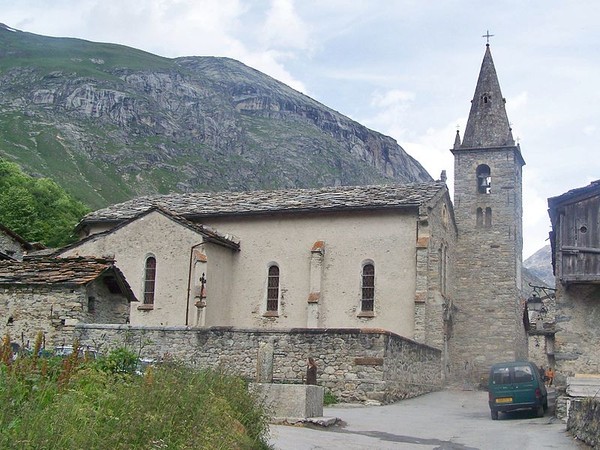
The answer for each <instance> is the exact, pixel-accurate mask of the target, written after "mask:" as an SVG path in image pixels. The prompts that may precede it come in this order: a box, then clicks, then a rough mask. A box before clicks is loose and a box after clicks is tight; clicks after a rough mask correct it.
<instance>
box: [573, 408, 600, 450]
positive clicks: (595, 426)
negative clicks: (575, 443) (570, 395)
mask: <svg viewBox="0 0 600 450" xmlns="http://www.w3.org/2000/svg"><path fill="white" fill-rule="evenodd" d="M567 430H568V431H569V432H570V433H571V434H572V435H573V436H575V437H576V438H577V439H579V440H581V441H583V442H585V443H586V444H588V445H590V446H591V447H593V448H598V446H599V445H600V401H598V400H597V399H592V398H588V399H578V400H573V401H571V406H570V408H569V418H568V420H567Z"/></svg>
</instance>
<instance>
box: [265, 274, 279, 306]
mask: <svg viewBox="0 0 600 450" xmlns="http://www.w3.org/2000/svg"><path fill="white" fill-rule="evenodd" d="M267 278H268V279H267V311H277V310H278V309H279V267H277V266H271V267H269V275H268V277H267Z"/></svg>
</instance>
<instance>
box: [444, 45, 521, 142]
mask: <svg viewBox="0 0 600 450" xmlns="http://www.w3.org/2000/svg"><path fill="white" fill-rule="evenodd" d="M505 102H506V100H505V99H504V98H503V97H502V92H501V91H500V83H499V82H498V76H497V75H496V68H495V67H494V61H493V60H492V53H491V52H490V45H489V44H486V48H485V55H484V57H483V62H482V63H481V70H480V72H479V79H478V80H477V87H476V88H475V95H474V96H473V100H472V101H471V111H470V113H469V120H468V121H467V127H466V128H465V134H464V138H463V141H462V145H461V146H460V148H463V149H464V148H482V147H504V146H512V145H515V141H514V139H513V136H512V130H511V128H510V124H509V122H508V116H507V115H506V108H505V105H504V104H505ZM455 145H456V141H455ZM455 148H456V147H455Z"/></svg>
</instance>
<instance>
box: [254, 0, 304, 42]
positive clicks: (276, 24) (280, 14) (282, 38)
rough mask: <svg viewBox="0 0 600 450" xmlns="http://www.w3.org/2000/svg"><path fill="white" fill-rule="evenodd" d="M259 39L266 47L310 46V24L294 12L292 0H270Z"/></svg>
mask: <svg viewBox="0 0 600 450" xmlns="http://www.w3.org/2000/svg"><path fill="white" fill-rule="evenodd" d="M261 41H262V42H263V44H264V45H265V47H267V48H285V49H302V50H306V49H308V48H309V47H310V26H309V25H308V24H307V23H305V22H304V21H303V20H302V18H301V17H300V16H299V15H298V14H297V13H296V10H295V8H294V2H293V1H292V0H272V2H271V8H270V9H269V10H268V11H267V13H266V19H265V22H264V25H263V26H262V33H261Z"/></svg>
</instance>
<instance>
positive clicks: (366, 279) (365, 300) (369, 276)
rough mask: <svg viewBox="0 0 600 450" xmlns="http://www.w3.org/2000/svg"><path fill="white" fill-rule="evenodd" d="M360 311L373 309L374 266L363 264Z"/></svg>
mask: <svg viewBox="0 0 600 450" xmlns="http://www.w3.org/2000/svg"><path fill="white" fill-rule="evenodd" d="M361 290H362V299H361V306H360V309H361V311H373V307H374V306H375V266H374V265H373V264H365V265H364V266H363V269H362V285H361Z"/></svg>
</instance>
